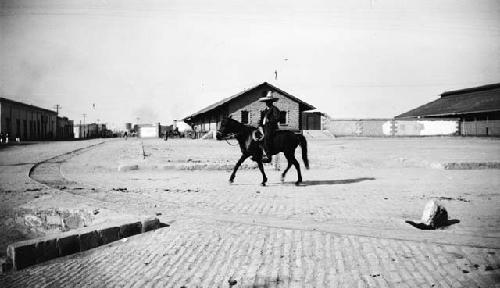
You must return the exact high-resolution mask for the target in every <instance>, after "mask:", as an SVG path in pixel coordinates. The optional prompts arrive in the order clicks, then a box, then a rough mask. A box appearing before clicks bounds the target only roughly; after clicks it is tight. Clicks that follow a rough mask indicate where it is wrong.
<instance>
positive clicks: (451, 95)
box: [396, 83, 500, 118]
mask: <svg viewBox="0 0 500 288" xmlns="http://www.w3.org/2000/svg"><path fill="white" fill-rule="evenodd" d="M494 111H500V83H498V84H490V85H485V86H480V87H475V88H467V89H461V90H455V91H447V92H444V93H442V94H441V98H439V99H437V100H434V101H432V102H429V103H427V104H425V105H422V106H420V107H418V108H416V109H413V110H410V111H408V112H406V113H403V114H401V115H398V116H396V118H411V117H419V116H421V117H425V116H455V115H461V114H471V113H485V112H494Z"/></svg>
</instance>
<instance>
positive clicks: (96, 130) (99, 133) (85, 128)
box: [73, 123, 113, 139]
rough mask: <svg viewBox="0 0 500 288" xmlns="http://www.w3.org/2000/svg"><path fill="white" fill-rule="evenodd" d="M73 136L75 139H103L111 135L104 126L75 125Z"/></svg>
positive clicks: (93, 124) (91, 124)
mask: <svg viewBox="0 0 500 288" xmlns="http://www.w3.org/2000/svg"><path fill="white" fill-rule="evenodd" d="M73 134H74V137H75V138H76V139H90V138H105V137H111V135H112V134H113V133H112V132H111V131H109V130H108V129H107V128H106V124H96V123H88V124H75V125H74V128H73Z"/></svg>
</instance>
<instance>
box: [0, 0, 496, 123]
mask: <svg viewBox="0 0 500 288" xmlns="http://www.w3.org/2000/svg"><path fill="white" fill-rule="evenodd" d="M0 3H1V4H0V5H1V6H0V61H1V62H0V69H1V70H0V96H2V97H6V98H10V99H13V100H17V101H22V102H26V103H30V104H33V105H37V106H41V107H44V108H52V107H53V106H54V105H55V104H60V105H61V106H62V110H61V115H65V116H68V117H69V118H70V119H73V120H75V122H76V123H78V122H79V121H80V120H82V116H81V115H82V114H83V113H86V114H87V122H89V121H94V122H95V121H97V119H99V120H100V122H105V123H108V125H110V126H120V125H122V124H123V123H125V122H134V123H135V122H136V118H137V117H139V118H140V122H161V123H162V124H171V123H172V120H173V119H181V118H183V117H185V116H188V115H189V114H192V113H194V112H196V111H198V110H199V109H201V108H204V107H205V106H207V105H210V104H212V103H214V102H216V101H219V100H220V99H222V98H225V97H228V96H231V95H233V94H236V93H238V92H240V91H241V90H244V89H246V88H249V87H251V86H254V85H257V84H259V83H261V82H264V81H267V82H269V83H271V84H273V85H276V86H277V87H279V88H281V89H283V90H285V91H287V92H289V93H291V94H292V95H295V96H297V97H299V98H301V99H302V100H304V101H306V102H308V103H310V104H312V105H314V106H316V107H317V108H318V109H319V110H321V111H323V112H326V113H328V114H329V115H330V116H331V117H333V118H389V117H393V116H395V115H398V114H401V113H403V112H406V111H408V110H410V109H413V108H415V107H417V106H420V105H422V104H425V103H427V102H429V101H431V100H434V99H436V98H438V97H439V94H440V93H442V92H444V91H446V90H453V89H461V88H466V87H474V86H479V85H484V84H490V83H498V82H500V1H493V0H492V1H486V0H484V1H480V0H470V1H460V0H449V1H446V0H441V1H435V0H429V1H427V0H415V1H402V0H391V1H387V0H363V1H361V0H359V1H314V0H313V1H311V0H307V1H305V0H304V1H291V0H286V1H261V0H252V1H248V0H244V1H240V0H236V1H235V0H228V1H221V0H195V1H189V0H181V1H159V0H158V1H149V0H146V1H145V0H93V1H87V0H58V1H39V0H36V1H19V0H12V1H6V0H0ZM285 59H288V60H285ZM275 70H277V71H278V80H274V71H275ZM93 103H95V105H96V108H95V109H93V106H92V105H93Z"/></svg>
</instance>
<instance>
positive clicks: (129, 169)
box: [118, 151, 142, 172]
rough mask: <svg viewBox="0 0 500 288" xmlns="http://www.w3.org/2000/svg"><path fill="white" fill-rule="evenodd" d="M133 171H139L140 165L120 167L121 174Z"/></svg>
mask: <svg viewBox="0 0 500 288" xmlns="http://www.w3.org/2000/svg"><path fill="white" fill-rule="evenodd" d="M141 152H142V151H141ZM131 170H139V165H136V164H133V165H120V166H118V171H120V172H126V171H131Z"/></svg>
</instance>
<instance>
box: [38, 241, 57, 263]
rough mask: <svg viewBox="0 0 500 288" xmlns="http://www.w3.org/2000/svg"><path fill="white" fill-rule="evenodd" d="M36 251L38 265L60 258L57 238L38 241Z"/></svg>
mask: <svg viewBox="0 0 500 288" xmlns="http://www.w3.org/2000/svg"><path fill="white" fill-rule="evenodd" d="M36 249H37V251H38V258H37V259H36V263H42V262H44V261H47V260H50V259H54V258H57V257H59V249H58V248H57V239H56V238H52V239H46V240H40V241H38V243H37V244H36Z"/></svg>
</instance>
